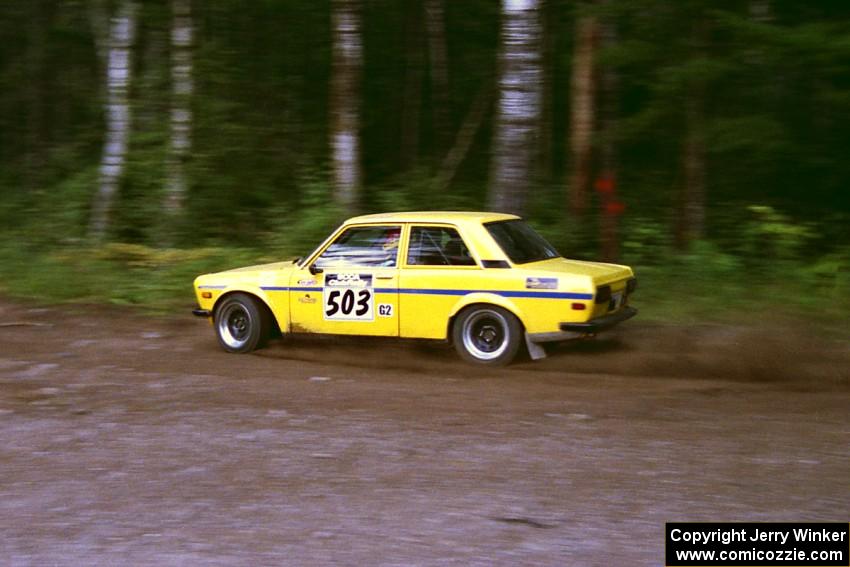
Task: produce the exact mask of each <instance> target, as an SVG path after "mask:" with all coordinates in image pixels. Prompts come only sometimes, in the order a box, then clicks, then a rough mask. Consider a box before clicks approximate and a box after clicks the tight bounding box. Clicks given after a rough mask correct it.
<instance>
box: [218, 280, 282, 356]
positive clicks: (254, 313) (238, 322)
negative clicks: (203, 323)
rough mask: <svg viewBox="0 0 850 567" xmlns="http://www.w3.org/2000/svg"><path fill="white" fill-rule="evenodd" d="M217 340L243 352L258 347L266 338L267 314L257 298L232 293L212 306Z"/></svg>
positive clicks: (226, 346)
mask: <svg viewBox="0 0 850 567" xmlns="http://www.w3.org/2000/svg"><path fill="white" fill-rule="evenodd" d="M214 320H215V330H216V335H218V342H219V343H220V344H221V346H222V347H223V348H224V350H226V351H228V352H236V353H245V352H251V351H252V350H255V349H257V348H260V347H262V346H263V345H264V344H265V342H266V341H267V340H268V338H269V334H270V331H271V316H270V314H269V313H268V311H267V310H266V309H265V306H263V305H260V304H259V302H258V301H257V300H255V299H254V298H252V297H250V296H248V295H246V294H244V293H234V294H233V295H229V296H227V297H225V298H224V299H223V300H222V302H221V304H220V305H219V306H218V307H217V308H216V310H215V319H214Z"/></svg>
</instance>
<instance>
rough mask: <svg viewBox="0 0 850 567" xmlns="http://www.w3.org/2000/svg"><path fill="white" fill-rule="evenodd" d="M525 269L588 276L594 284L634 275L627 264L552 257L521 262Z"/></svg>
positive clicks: (602, 283) (554, 273)
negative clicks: (537, 260)
mask: <svg viewBox="0 0 850 567" xmlns="http://www.w3.org/2000/svg"><path fill="white" fill-rule="evenodd" d="M522 267H523V268H524V269H527V270H534V271H535V272H541V273H545V274H553V275H559V274H563V275H570V276H586V277H589V278H590V279H591V280H592V281H593V283H594V284H596V285H604V284H606V283H610V282H615V281H619V280H622V279H626V278H630V277H632V276H633V275H634V273H633V272H632V269H631V268H629V267H628V266H621V265H619V264H605V263H603V262H584V261H581V260H568V259H566V258H552V259H551V260H541V261H540V262H534V263H530V264H523V265H522Z"/></svg>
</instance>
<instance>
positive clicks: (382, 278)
mask: <svg viewBox="0 0 850 567" xmlns="http://www.w3.org/2000/svg"><path fill="white" fill-rule="evenodd" d="M394 277H395V276H375V279H376V280H391V279H393V278H394Z"/></svg>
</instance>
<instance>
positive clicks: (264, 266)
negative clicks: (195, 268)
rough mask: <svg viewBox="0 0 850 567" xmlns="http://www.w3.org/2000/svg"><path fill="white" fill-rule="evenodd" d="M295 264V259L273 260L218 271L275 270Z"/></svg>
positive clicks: (224, 272) (225, 272)
mask: <svg viewBox="0 0 850 567" xmlns="http://www.w3.org/2000/svg"><path fill="white" fill-rule="evenodd" d="M294 264H295V261H294V260H291V261H288V262H271V263H269V264H257V265H256V266H245V267H244V268H234V269H232V270H225V271H223V272H218V273H219V274H232V273H236V272H271V271H275V270H284V269H286V268H291V267H292V266H293V265H294Z"/></svg>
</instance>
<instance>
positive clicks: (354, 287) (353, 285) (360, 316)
mask: <svg viewBox="0 0 850 567" xmlns="http://www.w3.org/2000/svg"><path fill="white" fill-rule="evenodd" d="M322 312H323V313H324V318H325V319H326V320H329V321H373V320H374V319H375V293H374V288H373V287H372V274H356V273H354V274H346V273H334V274H326V275H325V286H324V289H323V290H322Z"/></svg>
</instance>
